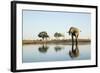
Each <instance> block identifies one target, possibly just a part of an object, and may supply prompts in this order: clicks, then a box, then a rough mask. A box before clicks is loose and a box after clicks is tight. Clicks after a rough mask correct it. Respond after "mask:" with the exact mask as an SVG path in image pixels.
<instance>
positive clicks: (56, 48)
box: [38, 44, 64, 53]
mask: <svg viewBox="0 0 100 73" xmlns="http://www.w3.org/2000/svg"><path fill="white" fill-rule="evenodd" d="M48 49H49V47H48V46H47V45H44V44H43V45H42V46H40V47H39V48H38V51H39V52H41V53H46V52H47V51H48ZM62 49H64V48H63V47H61V46H55V47H54V50H55V51H56V52H58V51H61V50H62Z"/></svg>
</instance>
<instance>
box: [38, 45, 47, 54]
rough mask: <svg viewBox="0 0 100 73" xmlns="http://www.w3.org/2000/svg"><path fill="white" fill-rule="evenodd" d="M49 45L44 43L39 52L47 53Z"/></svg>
mask: <svg viewBox="0 0 100 73" xmlns="http://www.w3.org/2000/svg"><path fill="white" fill-rule="evenodd" d="M48 48H49V47H48V46H47V45H44V44H43V45H42V46H41V47H39V48H38V50H39V52H41V53H46V52H47V50H48Z"/></svg>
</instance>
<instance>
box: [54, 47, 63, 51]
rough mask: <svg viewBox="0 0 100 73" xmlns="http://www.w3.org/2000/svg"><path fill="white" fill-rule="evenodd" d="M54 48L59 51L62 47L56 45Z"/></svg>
mask: <svg viewBox="0 0 100 73" xmlns="http://www.w3.org/2000/svg"><path fill="white" fill-rule="evenodd" d="M54 49H55V51H56V52H58V51H61V49H62V47H60V46H56V47H54Z"/></svg>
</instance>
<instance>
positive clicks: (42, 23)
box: [23, 10, 91, 39]
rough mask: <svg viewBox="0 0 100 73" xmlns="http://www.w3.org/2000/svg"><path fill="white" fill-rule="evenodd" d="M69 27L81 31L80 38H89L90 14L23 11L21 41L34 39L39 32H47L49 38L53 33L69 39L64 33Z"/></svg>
mask: <svg viewBox="0 0 100 73" xmlns="http://www.w3.org/2000/svg"><path fill="white" fill-rule="evenodd" d="M71 26H73V27H77V28H79V29H80V30H81V31H82V32H81V33H80V38H81V37H86V38H90V36H91V14H90V13H78V12H76V13H75V12H54V11H32V10H23V39H36V38H37V37H38V33H39V32H41V31H47V33H48V34H49V36H50V37H53V35H54V33H55V32H60V33H62V34H64V35H65V37H69V35H68V33H66V32H67V31H68V30H69V28H70V27H71Z"/></svg>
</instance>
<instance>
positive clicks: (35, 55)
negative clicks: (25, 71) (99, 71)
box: [22, 44, 91, 63]
mask: <svg viewBox="0 0 100 73" xmlns="http://www.w3.org/2000/svg"><path fill="white" fill-rule="evenodd" d="M41 46H43V45H24V46H23V56H22V59H23V63H31V62H47V61H71V60H72V61H73V60H89V59H91V49H90V44H87V45H79V48H78V49H79V56H78V57H74V58H71V57H70V56H69V51H71V47H72V46H71V45H54V44H53V45H47V46H48V47H49V48H48V50H47V51H46V52H45V53H44V52H40V51H39V47H41ZM56 46H60V47H61V50H59V51H58V52H57V51H56V50H55V47H56Z"/></svg>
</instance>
